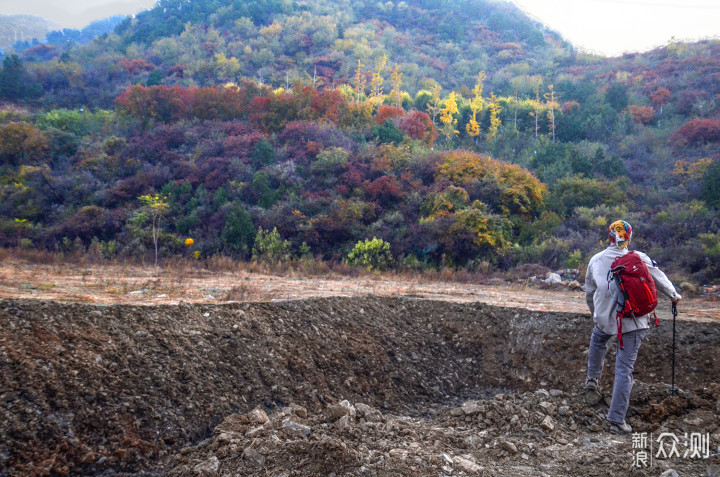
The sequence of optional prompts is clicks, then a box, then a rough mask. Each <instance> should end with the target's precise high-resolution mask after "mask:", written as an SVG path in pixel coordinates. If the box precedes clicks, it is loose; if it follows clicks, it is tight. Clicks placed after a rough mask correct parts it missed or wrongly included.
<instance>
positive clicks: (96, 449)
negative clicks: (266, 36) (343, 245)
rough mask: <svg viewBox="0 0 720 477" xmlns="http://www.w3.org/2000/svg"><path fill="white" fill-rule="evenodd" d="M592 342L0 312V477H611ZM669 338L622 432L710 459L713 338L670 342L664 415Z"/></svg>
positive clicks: (621, 460) (620, 451)
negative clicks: (594, 401)
mask: <svg viewBox="0 0 720 477" xmlns="http://www.w3.org/2000/svg"><path fill="white" fill-rule="evenodd" d="M456 287H457V285H456ZM541 292H542V291H541ZM590 329H591V323H590V320H589V316H588V315H587V314H577V313H558V312H549V311H539V310H538V311H528V310H525V309H519V308H518V309H514V308H509V307H496V306H491V305H487V304H483V303H479V302H466V303H465V302H464V303H460V302H456V303H451V302H447V301H433V300H425V299H418V298H411V297H378V296H364V297H331V298H312V299H306V300H297V301H281V302H273V303H268V302H265V303H229V304H204V303H193V304H186V303H179V304H177V305H153V306H136V305H93V304H77V303H57V302H51V301H41V300H28V299H15V298H13V299H5V300H2V301H0V383H1V386H2V387H0V422H2V427H0V475H13V476H15V475H18V476H19V475H23V476H25V475H68V474H69V475H82V474H84V475H128V474H137V475H165V474H168V473H171V474H173V475H208V476H209V475H274V476H277V477H280V476H290V475H333V474H334V475H338V476H339V475H573V476H580V475H626V473H627V469H628V468H629V466H630V464H631V463H632V450H633V449H632V446H631V440H630V437H629V436H623V437H617V436H613V435H611V434H608V433H607V432H605V431H604V427H603V426H604V421H603V420H602V412H603V411H604V409H606V406H605V404H604V403H601V404H600V406H599V407H597V408H589V407H587V406H586V405H585V404H584V403H583V402H582V395H581V387H580V384H581V382H582V379H583V376H584V367H585V360H586V356H585V354H584V353H585V351H586V348H587V341H588V338H589V333H590ZM671 336H672V326H671V325H670V323H668V322H667V321H665V322H663V325H662V326H661V327H660V328H659V329H655V330H653V332H652V333H651V335H650V337H649V339H648V342H647V343H646V344H644V345H643V349H642V350H641V355H640V358H639V361H638V363H637V366H636V378H637V380H638V382H639V383H640V384H637V385H636V389H635V393H634V398H633V401H632V406H631V410H630V412H629V422H630V423H631V424H633V426H634V427H635V429H636V430H638V431H643V432H653V433H656V435H657V434H658V433H660V432H665V431H669V432H676V433H678V434H679V435H680V436H681V437H682V433H684V432H688V433H690V432H703V433H708V434H711V446H712V452H713V453H714V452H717V450H715V449H717V446H718V445H720V416H719V413H720V409H719V408H718V406H719V405H720V404H719V403H718V399H719V398H720V386H719V385H718V384H717V383H718V382H719V381H718V376H720V361H719V360H718V359H717V358H718V348H717V346H718V342H720V339H719V338H720V324H719V323H718V322H717V320H713V319H709V318H706V319H702V320H695V321H690V320H686V321H681V322H679V324H678V328H677V353H676V357H677V377H676V381H677V383H678V384H679V386H680V388H681V392H680V396H679V397H671V396H669V395H668V394H667V388H668V386H667V384H665V383H668V382H669V381H670V356H671V342H672V339H671ZM613 360H614V358H613V356H609V357H608V359H607V361H606V366H607V367H608V370H607V372H606V374H605V376H606V377H607V378H608V379H607V381H611V379H610V377H611V375H612V369H611V364H612V362H613ZM610 386H611V383H610V382H604V383H603V388H604V389H611V387H610ZM497 394H501V395H497ZM343 400H347V401H348V402H347V403H343V404H345V406H340V407H342V408H344V409H347V410H348V411H347V413H346V414H347V417H345V415H341V414H342V410H341V409H338V408H337V406H338V405H339V404H340V403H341V402H342V401H343ZM468 401H469V402H468ZM349 403H357V404H358V405H355V406H353V405H350V404H349ZM458 406H462V407H458ZM255 408H258V411H256V412H255V413H253V414H250V415H249V416H248V415H247V413H248V412H250V411H252V410H253V409H255ZM350 408H352V409H354V411H351V410H350ZM259 410H263V411H264V412H265V413H267V414H269V418H268V421H267V422H265V423H262V422H260V421H263V420H264V419H262V418H260V419H258V418H257V415H258V414H259ZM466 410H467V411H466ZM353 414H354V415H353ZM548 416H549V418H550V420H549V421H548V420H547V418H548ZM223 421H225V423H224V424H223V426H221V427H220V428H219V429H217V430H216V433H215V435H214V436H211V433H212V430H213V428H215V426H217V425H218V424H219V423H221V422H223ZM291 421H292V422H291ZM208 436H211V437H209V438H208ZM191 444H197V446H196V447H186V446H188V445H191ZM181 449H182V451H181ZM718 464H720V462H718V459H717V457H709V458H708V459H702V460H698V459H678V458H675V459H674V460H673V459H670V460H658V461H656V462H655V463H654V465H655V467H653V468H651V469H650V470H640V471H637V472H638V473H637V475H659V473H660V472H659V470H663V469H665V468H668V467H670V466H672V467H673V468H675V469H676V470H677V471H678V472H680V475H702V474H703V473H705V472H708V473H709V472H711V471H713V472H714V470H713V467H712V466H715V465H718Z"/></svg>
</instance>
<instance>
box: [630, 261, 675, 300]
mask: <svg viewBox="0 0 720 477" xmlns="http://www.w3.org/2000/svg"><path fill="white" fill-rule="evenodd" d="M640 257H641V258H642V260H643V262H645V264H646V265H647V267H648V270H650V275H652V277H653V280H655V287H656V288H657V289H658V291H660V292H662V294H663V295H665V296H667V297H668V298H670V299H671V300H672V301H674V302H678V301H680V300H682V296H681V295H680V294H679V293H678V292H677V291H676V290H675V286H674V285H673V284H672V282H671V281H670V279H669V278H668V277H667V275H665V273H664V272H663V271H662V270H660V269H659V268H658V266H657V264H656V263H655V262H653V261H652V260H651V259H650V257H648V256H647V255H645V254H644V253H640Z"/></svg>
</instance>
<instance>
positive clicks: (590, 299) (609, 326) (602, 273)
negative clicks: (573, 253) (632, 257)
mask: <svg viewBox="0 0 720 477" xmlns="http://www.w3.org/2000/svg"><path fill="white" fill-rule="evenodd" d="M626 253H628V249H627V248H625V249H620V248H617V247H616V246H615V245H610V246H609V247H608V248H606V249H605V250H603V251H602V252H600V253H598V254H596V255H595V256H593V258H591V259H590V263H588V266H587V273H586V274H585V301H587V304H588V307H589V308H590V313H592V316H593V320H594V321H595V324H596V325H597V327H598V328H600V331H602V332H603V333H606V334H609V335H616V334H617V324H616V323H615V316H616V314H617V309H616V307H615V304H616V301H617V294H618V291H617V287H616V286H615V285H614V284H613V283H611V284H610V286H608V281H607V274H608V272H609V271H610V265H611V264H612V263H613V261H615V259H616V258H618V257H621V256H623V255H625V254H626ZM635 253H637V254H638V255H639V256H640V258H641V259H642V261H643V262H645V264H646V265H647V266H648V269H649V270H650V275H652V277H653V280H655V286H656V288H657V290H658V292H661V293H662V294H664V295H665V296H667V297H668V298H670V300H672V301H677V300H679V299H680V298H681V296H680V294H678V292H677V291H675V287H674V286H673V284H672V282H671V281H670V280H669V279H668V277H667V276H666V275H665V274H664V273H663V272H662V270H660V269H659V268H658V267H657V265H656V264H655V262H653V261H652V260H650V257H648V256H647V255H645V254H644V253H642V252H637V251H636V252H635ZM649 327H650V318H649V317H638V318H623V333H627V332H629V331H635V330H642V329H646V328H649Z"/></svg>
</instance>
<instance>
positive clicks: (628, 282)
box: [608, 252, 660, 349]
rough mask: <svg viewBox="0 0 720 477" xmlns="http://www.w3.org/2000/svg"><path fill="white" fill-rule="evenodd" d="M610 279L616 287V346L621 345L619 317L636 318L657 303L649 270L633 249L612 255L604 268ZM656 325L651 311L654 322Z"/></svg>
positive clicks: (655, 291)
mask: <svg viewBox="0 0 720 477" xmlns="http://www.w3.org/2000/svg"><path fill="white" fill-rule="evenodd" d="M610 280H613V281H615V283H616V285H617V287H618V299H617V316H616V317H615V321H616V322H617V327H618V343H619V345H620V349H623V342H622V319H623V318H638V317H641V316H645V315H647V314H649V313H651V312H652V311H653V310H654V309H655V307H656V306H657V304H658V298H657V289H656V288H655V280H653V277H652V275H650V270H649V269H648V267H647V265H645V262H643V260H642V258H640V256H639V255H638V254H636V253H635V252H628V253H626V254H625V255H623V256H622V257H618V258H616V259H615V261H614V262H613V263H612V265H611V268H610V271H609V272H608V282H609V281H610ZM653 315H655V314H654V313H653ZM659 325H660V322H659V321H658V319H657V315H655V326H659Z"/></svg>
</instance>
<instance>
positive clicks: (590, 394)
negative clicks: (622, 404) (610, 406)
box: [585, 378, 602, 406]
mask: <svg viewBox="0 0 720 477" xmlns="http://www.w3.org/2000/svg"><path fill="white" fill-rule="evenodd" d="M601 400H602V394H600V391H598V383H597V379H595V378H587V379H586V380H585V403H587V404H588V405H590V406H597V405H598V404H599V403H600V401H601Z"/></svg>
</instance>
